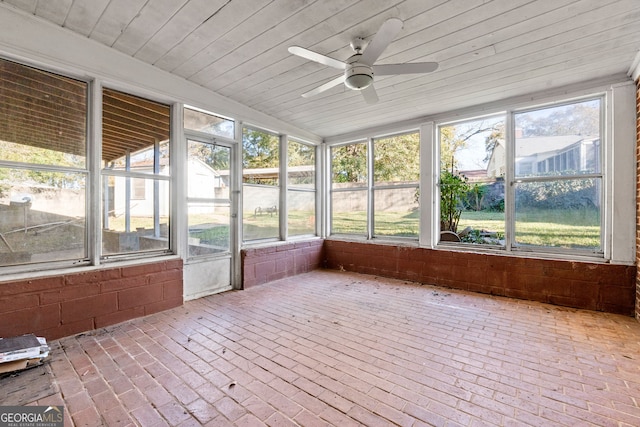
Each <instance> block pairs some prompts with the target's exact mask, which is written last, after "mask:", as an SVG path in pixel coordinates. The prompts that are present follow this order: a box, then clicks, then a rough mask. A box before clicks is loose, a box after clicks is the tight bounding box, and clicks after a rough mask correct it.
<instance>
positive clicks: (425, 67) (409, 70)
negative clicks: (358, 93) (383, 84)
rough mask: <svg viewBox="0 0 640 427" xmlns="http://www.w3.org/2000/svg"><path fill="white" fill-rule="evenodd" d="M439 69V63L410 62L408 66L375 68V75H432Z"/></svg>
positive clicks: (379, 66) (376, 66) (395, 65)
mask: <svg viewBox="0 0 640 427" xmlns="http://www.w3.org/2000/svg"><path fill="white" fill-rule="evenodd" d="M437 69H438V63H437V62H410V63H407V64H382V65H374V66H373V74H375V75H376V76H389V75H392V74H420V73H431V72H433V71H435V70H437Z"/></svg>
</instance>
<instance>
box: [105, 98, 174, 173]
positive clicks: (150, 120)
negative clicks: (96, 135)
mask: <svg viewBox="0 0 640 427" xmlns="http://www.w3.org/2000/svg"><path fill="white" fill-rule="evenodd" d="M102 101H103V105H102V109H103V111H102V161H103V167H104V168H106V169H115V170H123V171H135V172H138V173H149V174H161V175H169V128H170V124H171V118H170V113H171V109H170V108H169V106H168V105H164V104H160V103H157V102H154V101H150V100H148V99H144V98H139V97H137V96H133V95H129V94H126V93H122V92H117V91H114V90H110V89H104V90H103V93H102Z"/></svg>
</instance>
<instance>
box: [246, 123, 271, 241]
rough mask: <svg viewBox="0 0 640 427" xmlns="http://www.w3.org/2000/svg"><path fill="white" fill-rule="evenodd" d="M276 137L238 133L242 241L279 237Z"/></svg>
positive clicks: (269, 134)
mask: <svg viewBox="0 0 640 427" xmlns="http://www.w3.org/2000/svg"><path fill="white" fill-rule="evenodd" d="M279 147H280V137H279V136H278V135H274V134H272V133H268V132H265V131H261V130H257V129H250V128H244V129H243V130H242V148H243V149H242V168H243V169H242V183H243V184H242V193H243V194H242V200H243V215H242V218H243V219H242V230H243V238H244V240H245V241H246V240H255V239H272V238H279V237H280V223H279V206H280V190H279V188H278V185H279V183H280V149H279Z"/></svg>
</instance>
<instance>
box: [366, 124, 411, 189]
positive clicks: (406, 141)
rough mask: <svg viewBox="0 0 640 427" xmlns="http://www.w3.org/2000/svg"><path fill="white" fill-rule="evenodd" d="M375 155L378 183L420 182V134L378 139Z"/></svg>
mask: <svg viewBox="0 0 640 427" xmlns="http://www.w3.org/2000/svg"><path fill="white" fill-rule="evenodd" d="M373 154H374V159H373V173H374V178H375V181H376V182H385V181H418V179H419V178H420V134H419V133H410V134H404V135H396V136H392V137H389V138H381V139H376V140H375V142H374V147H373Z"/></svg>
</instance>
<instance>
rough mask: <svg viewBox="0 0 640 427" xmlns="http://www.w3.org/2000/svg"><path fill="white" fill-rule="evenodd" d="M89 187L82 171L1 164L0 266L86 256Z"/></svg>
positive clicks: (77, 258) (83, 257)
mask: <svg viewBox="0 0 640 427" xmlns="http://www.w3.org/2000/svg"><path fill="white" fill-rule="evenodd" d="M44 181H46V184H44V183H43V182H44ZM36 182H37V183H36ZM85 187H86V177H85V175H84V174H78V173H66V172H49V171H40V170H37V169H9V168H0V237H1V238H0V266H6V265H15V264H27V263H35V262H46V261H61V260H79V259H85V258H86V257H87V249H86V237H85V236H86V233H85V212H86V203H85V194H86V192H85V191H86V190H85Z"/></svg>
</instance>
